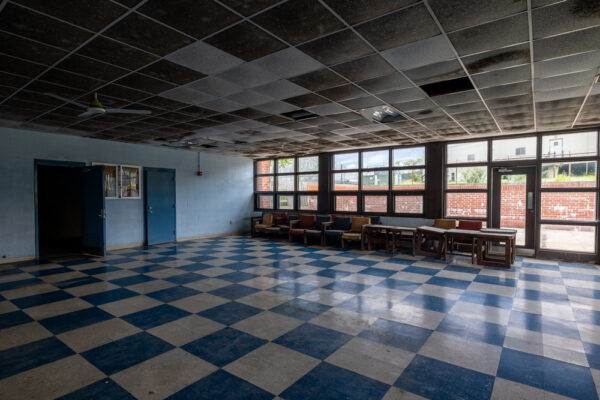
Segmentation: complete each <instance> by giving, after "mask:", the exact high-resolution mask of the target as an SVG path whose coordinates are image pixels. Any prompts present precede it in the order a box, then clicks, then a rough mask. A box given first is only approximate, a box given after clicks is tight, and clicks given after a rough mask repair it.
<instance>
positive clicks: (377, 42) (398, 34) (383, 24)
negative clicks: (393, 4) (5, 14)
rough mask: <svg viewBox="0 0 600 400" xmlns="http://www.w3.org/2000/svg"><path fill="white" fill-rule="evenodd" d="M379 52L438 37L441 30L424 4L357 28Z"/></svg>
mask: <svg viewBox="0 0 600 400" xmlns="http://www.w3.org/2000/svg"><path fill="white" fill-rule="evenodd" d="M356 30H357V31H358V33H360V34H361V35H363V36H364V37H365V38H366V39H367V40H368V41H369V42H371V44H372V45H373V46H375V47H376V48H377V49H378V50H387V49H391V48H392V47H398V46H402V45H404V44H407V43H411V42H416V41H418V40H423V39H426V38H428V37H432V36H435V35H438V34H439V33H440V31H439V29H438V28H437V27H436V25H435V23H434V21H433V19H432V18H431V16H430V15H429V12H428V11H427V8H426V7H425V6H424V5H423V4H417V5H415V6H413V7H409V8H406V9H403V10H400V11H397V12H395V13H392V14H388V15H386V16H383V17H380V18H377V19H375V20H372V21H369V22H366V23H364V24H361V25H357V26H356Z"/></svg>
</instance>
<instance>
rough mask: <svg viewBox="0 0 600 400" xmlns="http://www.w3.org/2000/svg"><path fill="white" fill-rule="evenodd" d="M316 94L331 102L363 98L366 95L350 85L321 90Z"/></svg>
mask: <svg viewBox="0 0 600 400" xmlns="http://www.w3.org/2000/svg"><path fill="white" fill-rule="evenodd" d="M318 94H319V95H321V96H323V97H327V98H328V99H330V100H333V101H340V100H348V99H354V98H356V97H363V96H366V95H367V93H366V92H365V91H364V90H362V89H360V88H359V87H357V86H355V85H352V84H347V85H341V86H336V87H333V88H329V89H325V90H321V91H319V92H318Z"/></svg>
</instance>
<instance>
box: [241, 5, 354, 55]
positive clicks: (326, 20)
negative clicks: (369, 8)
mask: <svg viewBox="0 0 600 400" xmlns="http://www.w3.org/2000/svg"><path fill="white" fill-rule="evenodd" d="M252 21H254V22H256V23H257V24H258V25H260V26H262V27H264V28H265V29H267V30H268V31H270V32H271V33H273V34H274V35H275V36H278V37H280V38H281V39H283V40H284V41H286V42H287V43H290V44H292V45H296V44H299V43H302V42H306V41H307V40H310V39H314V38H316V37H319V36H323V35H325V34H327V33H330V32H334V31H336V30H338V29H341V28H343V26H344V24H343V23H342V22H341V21H340V20H339V19H337V18H336V17H335V16H334V15H333V14H331V13H330V12H329V11H328V10H327V9H326V8H325V7H323V5H321V4H320V3H319V2H318V1H314V0H294V1H288V2H286V3H283V4H280V5H278V6H276V7H273V8H270V9H269V10H267V11H265V12H263V13H261V14H259V15H257V16H256V17H254V18H252Z"/></svg>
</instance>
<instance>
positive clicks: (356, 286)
mask: <svg viewBox="0 0 600 400" xmlns="http://www.w3.org/2000/svg"><path fill="white" fill-rule="evenodd" d="M323 288H324V289H330V290H335V291H336V292H344V293H350V294H359V293H360V292H362V291H363V290H366V289H368V288H369V285H365V284H362V283H355V282H348V281H335V282H331V283H330V284H329V285H326V286H323Z"/></svg>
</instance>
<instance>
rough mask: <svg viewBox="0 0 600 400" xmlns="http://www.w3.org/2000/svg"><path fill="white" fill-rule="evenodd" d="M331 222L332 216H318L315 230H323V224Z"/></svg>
mask: <svg viewBox="0 0 600 400" xmlns="http://www.w3.org/2000/svg"><path fill="white" fill-rule="evenodd" d="M329 221H331V215H317V219H316V221H315V229H321V227H322V224H323V222H329Z"/></svg>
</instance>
